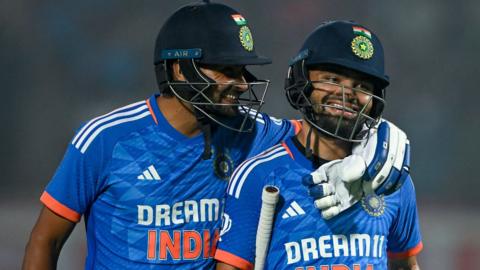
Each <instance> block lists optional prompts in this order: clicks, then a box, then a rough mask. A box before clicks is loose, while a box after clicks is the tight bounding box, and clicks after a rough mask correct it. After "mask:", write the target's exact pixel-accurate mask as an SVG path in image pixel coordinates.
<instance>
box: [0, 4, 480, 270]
mask: <svg viewBox="0 0 480 270" xmlns="http://www.w3.org/2000/svg"><path fill="white" fill-rule="evenodd" d="M189 2H190V1H188V0H187V1H184V0H181V1H166V0H164V1H160V0H156V1H153V0H148V1H147V0H137V1H133V0H130V1H126V0H115V1H114V0H103V1H92V0H86V1H52V0H44V1H25V0H16V1H0V63H1V65H0V89H1V101H2V102H1V106H0V111H1V113H0V117H1V126H2V132H0V141H1V148H0V151H1V152H0V153H1V155H0V159H1V162H0V171H1V174H0V179H1V182H0V184H1V186H0V231H1V233H0V269H19V268H20V265H21V260H22V258H23V252H24V247H25V244H26V242H27V239H28V236H29V233H30V230H31V228H32V226H33V224H34V222H35V220H36V218H37V216H38V213H39V210H40V208H41V204H40V202H39V200H38V199H39V196H40V195H41V193H42V191H43V188H44V187H45V185H46V184H47V183H48V181H49V179H50V177H51V176H52V175H53V173H54V171H55V169H56V167H57V165H58V163H59V162H60V160H61V158H62V156H63V153H64V150H65V148H66V146H67V144H68V143H69V141H70V139H71V138H72V136H73V134H74V131H75V130H76V128H78V127H79V126H80V124H81V123H82V122H84V121H86V120H88V119H91V118H92V117H94V116H97V115H100V114H104V113H107V112H109V111H111V110H112V109H114V108H117V107H119V106H122V105H126V104H129V103H132V102H135V101H138V100H142V99H146V98H147V97H148V96H150V95H151V94H152V93H155V92H157V89H156V83H155V77H154V72H153V60H152V59H153V56H152V55H153V48H154V41H155V37H156V35H157V32H158V30H159V29H160V27H161V25H162V23H163V22H164V21H165V20H166V18H167V17H168V16H169V15H170V14H171V13H172V12H173V11H175V10H176V9H177V8H179V7H180V6H181V5H184V4H187V3H189ZM217 2H222V3H226V4H229V5H231V6H233V7H234V8H236V9H237V10H239V11H240V13H241V14H242V15H243V16H244V17H245V18H246V19H247V21H248V23H249V26H250V28H251V30H252V33H253V39H254V42H255V49H256V51H257V53H260V54H263V55H266V56H268V57H270V58H272V60H273V64H272V65H269V66H265V67H260V68H253V69H251V70H252V71H253V72H254V73H255V74H256V75H257V76H258V77H260V78H266V79H270V80H271V81H272V84H271V87H270V90H269V92H268V95H267V105H266V106H265V111H266V112H268V113H269V114H271V115H273V116H276V117H284V118H298V117H299V115H298V114H297V113H296V112H295V111H294V110H293V109H290V106H289V105H288V103H287V101H286V99H285V95H284V91H283V81H284V76H285V74H286V72H287V64H288V61H289V59H290V58H292V57H293V56H294V55H295V54H296V53H297V51H298V49H299V48H300V46H301V44H302V42H303V40H304V38H305V37H306V36H307V35H308V34H309V33H310V32H311V31H312V30H313V29H314V28H315V27H316V26H317V25H318V24H319V23H320V22H322V21H325V20H332V19H351V20H354V21H357V22H359V23H361V24H363V25H365V26H366V27H367V28H369V29H371V30H372V31H373V32H375V33H376V34H377V35H378V36H379V37H380V39H381V40H382V42H383V46H384V49H385V53H386V64H387V66H386V70H387V73H388V75H389V76H390V78H391V85H390V87H388V89H387V106H386V112H385V117H386V118H387V119H389V120H391V121H393V122H394V123H396V124H397V125H398V126H400V127H401V128H402V129H403V130H405V131H406V132H407V134H408V136H409V138H410V141H411V145H412V169H411V172H412V176H413V179H414V182H415V186H416V191H417V200H418V208H419V213H420V222H421V225H422V233H423V242H424V250H423V252H422V253H421V254H420V255H419V262H420V266H421V267H422V269H436V270H442V269H480V233H479V228H480V215H479V213H480V212H479V210H478V207H479V206H480V203H479V199H478V193H479V191H480V177H479V176H478V175H479V171H480V169H479V167H480V158H479V154H478V152H479V151H480V144H479V138H480V120H479V118H480V106H479V101H480V90H479V89H478V85H479V80H480V68H479V66H480V64H479V62H480V56H479V55H480V54H479V48H480V4H479V2H478V1H473V0H466V1H450V0H425V1H413V0H407V1H371V0H366V1H353V0H344V1H333V0H330V1H326V0H297V1H293V0H290V1H287V0H263V1H253V0H251V1H246V0H244V1H233V0H230V1H217ZM178 34H179V35H181V34H182V33H178ZM84 231H85V230H84V224H83V221H82V222H81V223H79V224H78V225H77V227H76V229H75V231H74V233H73V234H72V236H71V237H70V239H69V240H68V241H67V243H66V246H65V247H64V249H63V251H62V254H61V256H60V261H59V269H73V270H76V269H83V262H84V259H85V249H86V247H85V240H84V238H85V237H84V234H85V233H84Z"/></svg>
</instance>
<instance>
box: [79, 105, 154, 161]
mask: <svg viewBox="0 0 480 270" xmlns="http://www.w3.org/2000/svg"><path fill="white" fill-rule="evenodd" d="M154 123H155V122H154V118H153V116H152V109H151V106H150V102H149V100H141V101H137V102H134V103H131V104H128V105H126V106H122V107H119V108H116V109H114V110H112V111H110V112H108V113H105V114H102V115H99V116H97V117H94V118H92V119H91V120H89V121H87V122H85V123H84V124H83V125H82V126H81V128H80V129H79V130H78V132H77V133H76V134H75V136H74V138H73V140H72V141H71V144H72V146H73V147H74V148H76V149H77V150H78V151H80V152H81V153H82V154H83V153H85V152H87V151H88V149H90V148H92V147H94V146H93V145H95V144H96V143H97V142H100V141H101V142H102V143H103V145H112V144H114V143H115V142H116V141H118V140H119V139H120V138H122V137H124V136H126V135H128V134H131V133H133V132H135V131H138V130H141V129H143V128H145V127H147V126H149V125H152V124H154Z"/></svg>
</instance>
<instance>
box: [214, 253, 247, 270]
mask: <svg viewBox="0 0 480 270" xmlns="http://www.w3.org/2000/svg"><path fill="white" fill-rule="evenodd" d="M215 260H217V261H221V262H223V263H226V264H230V265H231V266H234V267H237V268H240V269H242V270H252V269H253V264H252V263H251V262H249V261H247V260H245V259H243V258H240V257H238V256H237V255H233V254H232V253H230V252H226V251H223V250H221V249H218V248H217V251H216V252H215Z"/></svg>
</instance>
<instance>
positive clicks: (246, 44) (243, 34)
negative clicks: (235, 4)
mask: <svg viewBox="0 0 480 270" xmlns="http://www.w3.org/2000/svg"><path fill="white" fill-rule="evenodd" d="M239 37H240V42H241V43H242V46H243V48H244V49H245V50H247V51H249V52H251V51H253V37H252V32H250V28H248V26H242V27H240V33H239Z"/></svg>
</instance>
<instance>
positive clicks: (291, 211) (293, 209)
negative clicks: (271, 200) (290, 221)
mask: <svg viewBox="0 0 480 270" xmlns="http://www.w3.org/2000/svg"><path fill="white" fill-rule="evenodd" d="M301 215H305V211H303V209H302V207H300V205H298V203H297V202H296V201H293V202H292V203H291V204H290V206H288V208H287V210H286V211H285V213H283V215H282V218H283V219H286V218H290V217H296V216H301Z"/></svg>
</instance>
